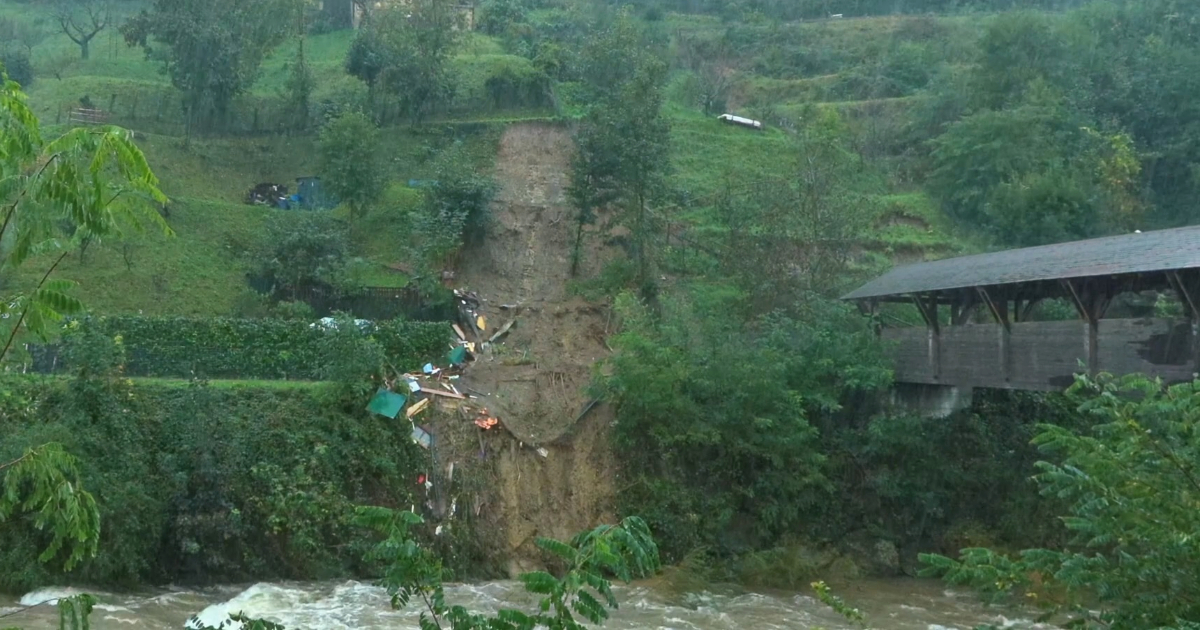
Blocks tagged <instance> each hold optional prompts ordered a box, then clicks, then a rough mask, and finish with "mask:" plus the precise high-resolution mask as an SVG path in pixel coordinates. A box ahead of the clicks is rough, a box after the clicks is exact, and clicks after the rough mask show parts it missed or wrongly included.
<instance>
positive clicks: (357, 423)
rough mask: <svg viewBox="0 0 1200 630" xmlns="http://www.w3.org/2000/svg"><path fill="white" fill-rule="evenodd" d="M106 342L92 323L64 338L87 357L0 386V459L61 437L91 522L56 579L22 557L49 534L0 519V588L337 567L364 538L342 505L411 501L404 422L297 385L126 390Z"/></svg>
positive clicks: (48, 567)
mask: <svg viewBox="0 0 1200 630" xmlns="http://www.w3.org/2000/svg"><path fill="white" fill-rule="evenodd" d="M106 344H107V345H106ZM113 346H114V344H113V341H112V340H111V339H107V338H104V337H103V336H101V335H99V334H98V333H92V334H91V338H90V339H89V341H88V343H86V344H75V347H76V349H77V350H78V352H77V354H76V355H75V356H74V359H75V360H76V361H80V362H82V363H83V364H91V365H92V367H91V368H87V369H84V367H83V366H81V365H75V366H74V369H75V370H76V371H77V373H83V372H86V373H87V375H86V376H81V377H78V378H76V379H74V380H72V381H69V382H66V381H63V380H60V379H51V380H31V379H19V380H18V379H10V380H8V381H6V382H3V383H0V391H3V392H4V393H5V395H4V396H0V435H3V436H4V439H3V440H0V460H4V461H8V460H11V459H14V458H15V456H16V455H17V454H19V453H20V452H21V451H22V450H23V449H25V448H26V447H29V446H31V445H36V444H41V443H44V442H45V441H46V440H47V439H53V440H55V441H57V442H60V443H62V444H63V445H64V447H65V448H66V449H67V450H68V451H69V452H71V453H73V454H75V455H77V456H78V457H79V459H80V460H81V466H82V472H83V481H84V483H85V484H86V487H88V488H89V489H91V490H92V492H93V493H94V494H95V496H96V499H97V502H98V504H99V506H100V509H101V523H102V528H101V532H102V533H101V542H100V552H99V555H97V556H96V558H95V559H94V560H92V561H90V562H87V563H85V564H84V565H82V566H81V567H80V568H78V569H76V570H75V571H74V572H73V573H72V574H71V575H70V577H69V578H66V577H63V576H62V574H61V573H60V570H59V568H58V567H57V566H55V565H54V564H42V563H39V562H38V561H37V560H36V558H37V556H38V553H39V551H40V550H41V549H43V548H44V547H45V543H46V540H47V534H46V533H45V532H39V531H36V530H35V529H34V527H33V524H32V521H31V519H29V518H25V519H20V518H18V519H14V520H12V521H10V523H9V525H10V526H9V527H6V528H4V529H0V591H18V592H19V591H22V590H25V589H29V588H33V587H36V586H38V585H45V584H56V583H62V582H63V581H65V580H68V579H69V580H70V581H71V582H72V583H75V582H80V581H82V582H85V583H94V584H108V585H112V586H120V585H126V586H132V585H135V584H138V583H146V582H151V583H165V582H209V581H222V582H229V581H240V580H254V579H320V578H327V577H332V576H334V575H346V574H348V573H351V572H360V570H361V567H360V566H359V565H358V564H357V563H358V562H359V558H361V556H362V550H363V549H364V546H363V545H364V544H365V543H366V542H368V541H367V540H366V539H365V537H364V536H363V535H361V534H360V532H359V531H358V530H356V529H355V528H353V527H351V525H350V522H349V519H350V517H351V514H352V512H353V506H354V505H356V504H370V505H390V506H396V507H399V506H404V507H407V506H409V505H412V504H413V503H414V502H417V501H416V497H414V496H412V491H411V490H410V489H412V488H415V487H416V486H415V484H414V483H413V479H415V477H416V474H417V473H418V471H420V470H423V469H424V462H425V461H426V456H425V454H424V452H423V451H421V449H420V448H418V447H416V446H415V445H414V444H413V443H412V440H411V439H410V438H409V435H408V433H409V431H410V430H411V429H410V428H409V426H408V423H406V422H397V421H393V420H388V419H385V418H380V417H377V416H370V415H368V414H366V413H365V412H363V411H356V412H353V413H346V412H344V411H343V410H341V409H340V408H338V407H337V406H335V405H331V404H326V403H324V402H323V400H324V397H322V396H318V395H315V391H314V389H313V388H308V387H304V388H298V389H263V388H239V389H227V388H219V387H215V386H207V385H204V384H202V383H196V384H193V385H190V386H186V387H162V386H142V385H138V386H134V385H131V384H130V383H129V381H128V380H126V379H121V378H116V377H114V376H113V373H114V372H113V371H112V370H113V368H112V365H113V363H112V362H113V361H114V358H115V355H116V354H119V353H117V352H115V351H114V348H113ZM105 363H108V364H109V365H108V368H107V370H108V373H107V374H105V371H106V370H105V367H104V364H105ZM316 391H319V390H316Z"/></svg>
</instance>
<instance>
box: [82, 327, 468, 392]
mask: <svg viewBox="0 0 1200 630" xmlns="http://www.w3.org/2000/svg"><path fill="white" fill-rule="evenodd" d="M89 331H95V332H98V333H100V334H102V335H104V336H106V337H108V338H110V339H113V338H116V337H120V341H121V344H122V345H123V346H124V348H125V350H126V353H127V358H126V361H125V363H124V367H123V373H124V374H125V375H126V376H154V377H175V378H191V377H192V376H199V377H203V378H210V377H211V378H223V377H224V378H265V379H270V378H290V379H300V380H323V379H324V378H325V376H326V375H325V373H324V372H325V368H326V366H327V365H328V364H329V363H330V361H332V358H331V357H330V356H329V355H330V354H331V353H332V352H334V351H335V350H336V349H335V348H330V347H328V346H329V344H328V343H327V339H328V337H329V336H330V331H328V330H326V329H325V328H323V327H321V326H320V325H317V326H314V325H313V322H310V321H304V320H284V319H223V318H213V319H192V318H183V317H138V316H115V317H90V318H86V319H81V320H75V321H73V322H71V323H70V324H68V325H67V326H66V328H65V331H64V332H65V334H66V339H64V343H66V344H67V345H69V342H70V338H71V337H72V336H74V335H82V334H86V333H87V332H89ZM449 335H450V331H449V327H448V326H446V325H445V324H442V323H435V322H412V321H404V320H391V321H383V322H373V324H372V328H371V330H370V337H371V338H372V339H373V340H374V341H375V342H377V343H378V345H379V346H380V348H381V350H382V354H383V356H384V357H386V360H387V361H388V362H390V363H391V364H392V365H394V366H395V367H396V368H398V369H400V370H409V369H413V368H416V367H418V366H420V365H421V364H422V363H423V362H425V361H427V360H429V359H430V358H432V357H434V356H438V355H440V354H441V353H442V352H443V350H444V348H445V342H446V340H447V338H448V337H449Z"/></svg>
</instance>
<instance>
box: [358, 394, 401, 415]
mask: <svg viewBox="0 0 1200 630" xmlns="http://www.w3.org/2000/svg"><path fill="white" fill-rule="evenodd" d="M407 400H408V398H406V397H405V396H404V395H403V394H397V393H395V392H389V391H388V390H386V389H383V388H380V389H379V391H377V392H375V395H374V396H372V397H371V402H370V403H367V411H370V412H371V413H377V414H379V415H381V416H387V417H389V418H395V417H396V416H397V415H399V414H400V410H401V409H403V408H404V402H405V401H407Z"/></svg>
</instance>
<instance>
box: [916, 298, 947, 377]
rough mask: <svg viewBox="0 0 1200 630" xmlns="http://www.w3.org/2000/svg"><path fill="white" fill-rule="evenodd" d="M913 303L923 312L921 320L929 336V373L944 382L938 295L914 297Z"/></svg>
mask: <svg viewBox="0 0 1200 630" xmlns="http://www.w3.org/2000/svg"><path fill="white" fill-rule="evenodd" d="M913 302H914V303H915V304H916V305H917V310H918V311H920V312H921V318H922V319H924V320H925V327H926V329H927V330H928V334H929V345H928V346H927V347H928V350H927V351H926V352H927V356H928V361H929V371H930V372H931V373H932V374H933V380H935V381H940V380H942V334H941V330H940V329H939V327H938V298H937V294H936V293H931V294H929V295H928V296H927V297H921V296H919V295H917V296H913Z"/></svg>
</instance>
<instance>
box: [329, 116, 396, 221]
mask: <svg viewBox="0 0 1200 630" xmlns="http://www.w3.org/2000/svg"><path fill="white" fill-rule="evenodd" d="M319 151H320V153H321V178H322V181H323V182H325V183H326V185H327V186H329V190H330V192H332V193H333V194H334V195H335V196H337V198H338V199H340V200H342V201H344V202H346V203H348V204H349V205H350V213H351V215H352V216H355V217H362V216H364V215H365V214H366V212H367V209H368V208H369V207H370V205H371V204H372V203H374V202H375V200H376V199H378V198H379V195H381V194H382V193H383V187H384V184H385V183H386V176H385V174H384V172H383V164H382V163H381V162H380V160H379V129H378V128H377V127H376V126H375V123H373V122H371V120H370V119H369V118H367V117H366V115H364V114H362V113H361V112H346V113H344V114H342V115H341V116H338V117H337V118H334V119H333V120H331V121H329V122H328V123H327V124H326V125H325V128H324V129H322V130H321V139H320V145H319Z"/></svg>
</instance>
